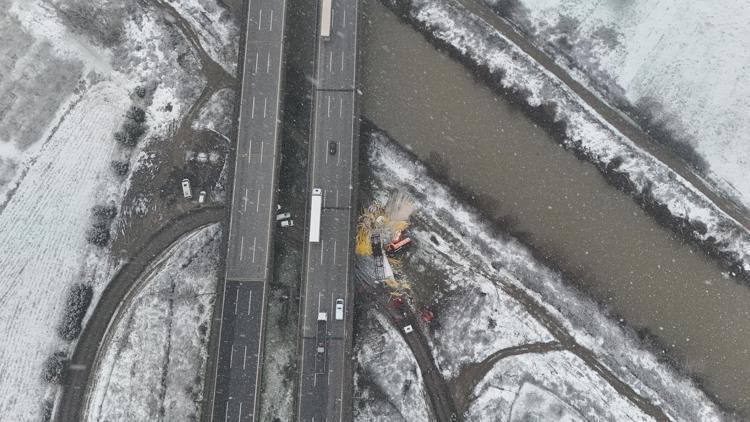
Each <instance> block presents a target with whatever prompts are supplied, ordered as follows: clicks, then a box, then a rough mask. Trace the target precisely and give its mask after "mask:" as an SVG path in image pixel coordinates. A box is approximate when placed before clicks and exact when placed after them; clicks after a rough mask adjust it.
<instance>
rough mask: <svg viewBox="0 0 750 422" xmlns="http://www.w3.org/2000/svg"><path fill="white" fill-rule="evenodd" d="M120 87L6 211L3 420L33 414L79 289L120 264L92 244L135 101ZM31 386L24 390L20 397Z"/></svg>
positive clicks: (79, 122)
mask: <svg viewBox="0 0 750 422" xmlns="http://www.w3.org/2000/svg"><path fill="white" fill-rule="evenodd" d="M126 100H127V93H125V92H123V89H122V88H121V87H118V86H117V85H115V84H111V83H101V84H98V85H96V86H95V87H94V88H92V89H91V90H90V91H89V92H88V93H87V94H86V95H85V96H84V97H83V99H82V100H81V101H80V102H78V104H77V105H76V106H75V107H74V108H73V109H72V110H71V112H70V113H69V114H68V115H67V117H66V118H65V120H64V121H63V122H62V124H61V125H60V127H59V128H58V129H57V131H56V132H55V134H54V135H53V136H52V137H51V138H50V139H49V140H48V141H47V142H46V143H45V145H44V147H43V148H42V151H41V153H40V155H39V157H38V158H37V159H36V161H35V162H34V165H33V166H31V167H30V168H29V169H28V171H27V172H26V174H25V177H24V179H23V182H22V183H21V184H20V185H19V186H18V188H17V190H16V192H15V193H14V195H13V197H12V199H11V200H10V201H9V202H8V203H7V204H6V207H5V209H4V210H3V211H2V213H0V233H3V241H2V242H0V333H2V335H3V337H4V338H6V339H8V340H9V341H5V342H4V346H3V347H2V348H0V373H2V374H4V375H3V377H2V379H1V382H0V395H2V397H3V399H2V400H0V420H2V421H19V420H27V419H29V418H31V415H33V414H35V413H36V411H37V410H38V407H39V403H40V399H41V397H42V396H43V395H44V391H45V389H46V386H45V385H44V384H43V382H42V380H41V378H40V374H41V373H42V364H43V362H44V359H45V358H46V357H47V355H49V354H51V353H52V352H53V351H54V350H55V349H57V348H58V347H59V346H60V345H61V344H62V341H61V340H59V339H58V338H57V334H56V330H55V327H56V326H57V322H58V320H59V318H60V317H61V315H62V312H63V310H62V308H63V305H64V301H63V298H64V297H65V294H66V293H67V291H68V288H69V286H70V285H72V284H73V283H75V282H89V283H92V284H94V285H100V284H102V283H105V282H106V281H107V280H108V279H109V277H110V276H111V274H112V271H113V269H114V263H113V262H110V261H109V260H108V258H107V255H106V253H103V252H102V251H100V250H97V249H96V248H95V247H94V246H91V245H88V244H87V242H86V230H87V229H88V228H89V226H90V222H89V218H90V217H89V216H90V208H91V206H93V205H94V204H96V203H100V202H103V200H105V199H107V197H108V193H110V192H108V191H107V187H108V186H112V185H111V184H109V183H108V182H107V178H108V174H109V160H108V158H109V157H110V155H111V154H112V151H113V149H114V146H115V144H114V141H112V140H110V139H109V138H111V134H112V132H113V131H114V130H115V129H116V126H117V125H118V124H119V123H120V121H119V119H113V118H112V116H120V115H122V113H124V111H125V108H126V106H127V105H128V102H127V101H126ZM19 392H23V394H19Z"/></svg>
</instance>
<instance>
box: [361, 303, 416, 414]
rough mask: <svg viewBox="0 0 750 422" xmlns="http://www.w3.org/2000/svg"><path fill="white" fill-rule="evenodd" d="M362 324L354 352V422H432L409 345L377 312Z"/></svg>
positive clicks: (367, 317)
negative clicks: (429, 421) (355, 362)
mask: <svg viewBox="0 0 750 422" xmlns="http://www.w3.org/2000/svg"><path fill="white" fill-rule="evenodd" d="M362 324H363V326H362V327H359V329H358V330H357V331H356V336H357V339H356V341H355V343H356V345H355V351H354V353H355V356H356V357H355V359H356V361H357V367H356V370H355V375H354V385H355V391H354V420H355V421H356V422H375V421H384V420H387V421H404V422H421V421H424V422H427V421H428V420H430V418H429V416H428V415H429V411H428V406H427V396H426V395H425V391H424V386H423V380H422V374H421V372H420V370H419V366H418V365H417V361H416V360H415V359H414V356H413V355H412V354H411V352H410V351H409V347H408V346H407V345H406V342H404V340H403V339H402V338H401V335H400V334H399V333H398V332H397V331H396V329H395V328H393V326H391V324H390V323H389V322H388V320H387V319H386V317H384V316H383V315H381V314H380V313H379V312H377V311H374V310H370V311H367V312H366V314H365V321H363V322H362Z"/></svg>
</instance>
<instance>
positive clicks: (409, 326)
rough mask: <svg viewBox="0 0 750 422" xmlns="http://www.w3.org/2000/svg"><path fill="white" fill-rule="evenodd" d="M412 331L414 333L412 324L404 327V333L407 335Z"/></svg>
mask: <svg viewBox="0 0 750 422" xmlns="http://www.w3.org/2000/svg"><path fill="white" fill-rule="evenodd" d="M412 331H414V327H412V326H411V324H409V325H407V326H406V327H404V332H405V333H406V334H409V333H411V332H412Z"/></svg>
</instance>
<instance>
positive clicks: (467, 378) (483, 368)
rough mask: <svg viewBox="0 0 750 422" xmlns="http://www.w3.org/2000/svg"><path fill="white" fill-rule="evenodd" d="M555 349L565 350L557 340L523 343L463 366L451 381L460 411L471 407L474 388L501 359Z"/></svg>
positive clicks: (462, 411)
mask: <svg viewBox="0 0 750 422" xmlns="http://www.w3.org/2000/svg"><path fill="white" fill-rule="evenodd" d="M555 350H564V348H563V347H562V345H561V344H560V343H558V342H556V341H550V342H547V343H530V344H521V345H519V346H512V347H506V348H505V349H500V350H498V351H497V352H495V353H493V354H491V355H489V356H487V358H486V359H484V360H483V361H481V362H479V363H472V364H469V365H466V366H465V367H463V368H461V374H460V375H459V376H458V377H456V378H455V379H454V380H453V381H451V383H450V387H451V391H452V392H453V397H455V399H456V405H457V406H458V409H459V411H460V412H461V413H464V412H466V410H467V409H468V408H469V403H470V398H471V394H472V393H473V391H474V388H475V387H476V386H477V384H478V383H479V381H481V380H482V378H484V376H485V375H487V372H489V371H490V369H492V367H493V366H495V363H496V362H497V361H499V360H500V359H504V358H507V357H510V356H516V355H523V354H526V353H547V352H552V351H555Z"/></svg>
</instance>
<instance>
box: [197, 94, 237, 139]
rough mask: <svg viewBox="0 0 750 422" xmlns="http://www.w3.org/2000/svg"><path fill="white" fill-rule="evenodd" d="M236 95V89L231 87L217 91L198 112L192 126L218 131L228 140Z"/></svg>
mask: <svg viewBox="0 0 750 422" xmlns="http://www.w3.org/2000/svg"><path fill="white" fill-rule="evenodd" d="M234 95H235V93H234V90H233V89H231V88H224V89H220V90H218V91H216V92H215V93H214V94H213V95H212V96H211V98H210V99H209V100H208V102H206V105H204V106H203V108H202V109H201V110H200V112H199V113H198V117H196V119H195V120H194V121H193V123H192V128H193V129H195V130H199V129H200V130H209V131H212V132H216V133H218V134H219V135H220V136H222V137H224V138H225V139H227V140H228V139H229V136H231V130H232V120H233V118H234V114H233V113H232V110H233V108H234Z"/></svg>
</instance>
